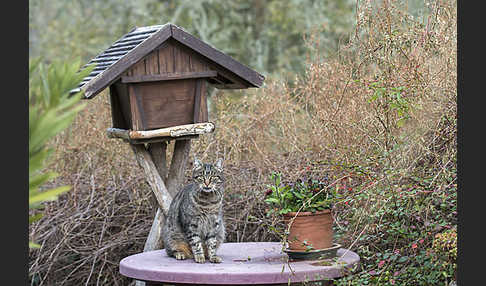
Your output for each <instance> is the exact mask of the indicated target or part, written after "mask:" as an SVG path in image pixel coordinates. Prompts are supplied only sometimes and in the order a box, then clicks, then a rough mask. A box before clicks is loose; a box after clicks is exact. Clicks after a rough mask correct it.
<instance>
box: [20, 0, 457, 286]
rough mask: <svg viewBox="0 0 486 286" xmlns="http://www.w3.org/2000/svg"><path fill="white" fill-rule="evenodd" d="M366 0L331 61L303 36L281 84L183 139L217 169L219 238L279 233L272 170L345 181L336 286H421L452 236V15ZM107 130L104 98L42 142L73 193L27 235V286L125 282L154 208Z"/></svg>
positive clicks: (232, 104)
mask: <svg viewBox="0 0 486 286" xmlns="http://www.w3.org/2000/svg"><path fill="white" fill-rule="evenodd" d="M372 2H373V1H360V2H359V5H358V6H357V8H358V9H357V10H358V11H357V15H356V31H355V33H354V35H353V37H352V38H351V42H350V43H348V44H347V45H345V46H343V47H341V48H340V49H339V51H338V53H337V54H336V56H334V57H328V58H324V57H321V56H320V55H319V50H320V47H319V43H318V42H316V41H314V40H313V38H310V39H306V40H307V41H308V42H309V45H311V46H312V47H313V53H312V54H311V55H309V59H312V60H309V62H308V63H307V69H306V74H305V76H304V77H302V78H297V79H296V81H295V83H293V84H292V85H291V86H290V84H287V83H283V82H278V81H272V80H267V83H266V86H265V87H264V88H261V89H259V90H254V91H248V92H246V93H242V94H239V95H238V96H237V97H236V99H235V97H234V96H233V97H229V96H226V94H225V92H218V93H216V94H215V95H214V96H213V97H212V99H211V100H212V102H211V106H212V109H211V113H210V121H212V122H214V123H215V124H216V131H215V132H214V133H212V134H209V135H204V136H201V137H200V138H199V139H198V140H195V141H193V145H192V149H191V158H192V157H193V156H194V155H197V156H198V157H200V158H202V159H203V160H207V161H214V160H215V159H216V158H218V157H223V158H224V159H225V174H226V176H227V177H226V178H227V184H226V196H225V220H226V225H227V232H228V236H227V241H277V240H278V239H279V238H278V235H276V234H275V233H274V232H272V231H271V230H270V229H271V227H274V226H278V225H279V224H280V222H279V220H278V218H276V217H267V216H266V215H265V205H264V204H263V194H264V191H265V190H266V184H268V183H269V179H268V176H269V174H270V172H271V171H280V172H282V173H283V177H284V178H286V179H288V180H292V179H295V178H297V177H299V176H302V175H305V174H308V173H309V172H312V173H314V174H317V175H320V174H329V175H330V176H331V178H342V177H344V179H343V180H341V181H340V182H339V184H337V187H338V188H339V190H340V191H341V192H343V194H344V195H347V199H346V200H344V201H343V202H341V203H338V204H337V205H336V206H335V219H336V226H335V227H336V233H337V239H338V240H339V242H340V243H342V244H343V245H344V246H345V247H347V248H351V249H353V250H354V251H357V252H358V254H360V256H361V257H362V261H363V268H362V269H357V270H356V271H357V274H355V275H353V276H350V277H349V278H348V279H347V280H346V279H344V280H342V281H340V282H339V283H341V285H361V284H362V283H364V281H368V283H372V284H376V285H393V284H395V283H397V285H399V284H400V283H398V282H399V281H402V285H405V284H407V283H408V284H407V285H411V284H410V283H412V284H413V285H427V284H422V283H425V282H423V281H422V280H423V279H425V278H417V277H418V276H426V275H421V273H420V272H417V273H418V274H417V273H415V272H413V271H419V270H417V266H416V265H417V264H418V263H422V262H423V261H426V260H427V259H428V258H427V257H430V256H431V255H432V254H434V253H436V252H433V248H432V247H431V246H432V245H433V244H434V235H436V234H437V235H439V234H441V233H442V232H443V231H444V230H447V231H451V229H452V231H453V230H454V225H455V218H456V215H457V213H454V212H455V195H456V189H455V187H456V182H455V174H456V171H455V158H456V143H455V141H456V134H455V129H456V98H457V92H456V26H455V23H456V8H455V5H456V4H455V1H434V2H431V4H430V5H429V6H428V9H429V12H430V13H429V14H428V16H427V17H425V18H424V19H423V20H420V19H416V18H413V17H411V16H410V15H409V14H407V13H406V12H404V9H402V8H401V7H398V3H396V2H395V1H383V3H381V4H380V5H377V6H376V5H372ZM110 121H111V119H110V107H109V99H108V96H107V95H106V94H101V95H99V96H97V97H96V98H95V99H93V100H91V101H89V102H88V106H87V108H85V109H84V110H83V111H82V112H80V114H79V116H78V118H77V119H76V121H75V123H74V124H73V126H71V127H70V129H69V130H67V131H65V132H64V133H63V134H61V135H60V136H58V137H57V138H56V140H55V141H54V142H52V144H53V146H56V148H57V151H56V154H55V156H56V158H57V160H56V164H54V165H53V166H52V168H54V169H56V170H57V171H58V172H60V173H61V174H62V175H61V176H60V178H59V179H58V180H57V181H56V182H53V183H52V184H55V185H57V184H69V185H71V186H73V189H72V190H71V191H69V192H68V194H66V195H63V196H62V197H61V198H60V199H59V201H55V202H51V203H49V204H46V207H45V209H44V211H45V213H46V215H45V217H44V218H43V219H42V220H40V221H39V222H37V223H35V224H34V225H32V226H31V227H30V234H31V239H33V240H34V241H36V242H37V243H39V244H40V245H41V248H40V249H37V250H31V252H30V261H29V275H30V277H31V281H32V285H127V284H128V283H129V282H130V280H129V279H126V278H123V277H122V276H121V275H120V274H119V273H118V263H119V261H120V260H121V259H122V258H123V257H125V256H128V255H131V254H134V253H137V252H140V251H142V250H143V244H144V241H145V238H146V236H147V235H148V232H149V230H150V226H151V221H152V219H153V215H154V209H153V207H152V202H151V200H152V198H151V194H150V188H149V186H148V184H147V183H146V182H145V180H144V177H143V174H142V170H141V168H140V167H139V166H138V165H137V163H136V161H135V160H134V155H133V154H132V152H131V150H130V148H129V146H128V145H127V144H126V143H123V142H122V141H119V140H114V139H108V138H107V137H106V136H105V130H106V128H108V127H110V125H111V122H110ZM171 147H172V146H169V153H170V149H171ZM169 155H170V154H169ZM188 169H190V164H189V168H188ZM189 172H190V170H188V171H187V175H189ZM426 236H427V237H426ZM435 243H436V244H437V242H435ZM434 245H435V244H434ZM421 251H423V253H422V252H421ZM431 253H432V254H431ZM378 254H379V255H378ZM426 254H427V255H428V256H427V255H426ZM393 255H395V258H394V259H392V258H391V257H394V256H393ZM421 255H422V256H423V257H422V256H421ZM385 256H386V258H384V257H385ZM432 256H433V255H432ZM401 257H408V260H404V259H402V258H401ZM414 259H415V260H414ZM420 259H422V260H423V261H422V260H420ZM441 259H442V260H441ZM398 261H400V262H398ZM427 261H428V260H427ZM439 261H440V262H441V263H443V264H447V265H445V266H444V267H455V263H454V261H452V260H451V259H450V258H448V259H443V258H440V259H439ZM434 265H435V264H434ZM431 267H432V266H431ZM434 267H435V266H434ZM437 267H439V268H440V267H442V266H437ZM439 268H437V269H439ZM431 269H432V268H431ZM440 269H441V271H442V270H443V269H442V268H440ZM447 269H449V268H447ZM432 270H434V271H435V270H436V268H433V269H432ZM432 270H430V271H429V272H431V273H435V272H433V271H432ZM447 271H449V270H447ZM397 273H398V274H397ZM447 273H449V272H447ZM419 274H420V275H419ZM422 274H423V273H422ZM429 276H430V275H429ZM452 278H453V277H452V276H451V275H449V276H447V277H446V278H443V279H449V280H450V279H452ZM400 279H401V280H400ZM420 279H422V280H420ZM427 279H429V280H428V281H435V280H433V279H439V280H437V281H443V280H440V278H436V277H435V276H434V277H432V276H431V277H429V278H427ZM403 283H405V284H403ZM437 285H439V284H437Z"/></svg>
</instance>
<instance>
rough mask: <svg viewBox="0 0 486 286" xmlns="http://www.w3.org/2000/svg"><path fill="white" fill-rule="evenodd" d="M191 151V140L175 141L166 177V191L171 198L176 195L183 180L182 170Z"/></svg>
mask: <svg viewBox="0 0 486 286" xmlns="http://www.w3.org/2000/svg"><path fill="white" fill-rule="evenodd" d="M189 151H191V140H177V141H175V145H174V154H173V155H172V162H171V163H170V170H169V175H168V177H167V189H168V190H169V193H170V194H171V195H172V196H175V194H177V191H178V188H179V187H180V185H181V184H182V181H183V179H184V170H185V169H186V165H187V160H188V159H189Z"/></svg>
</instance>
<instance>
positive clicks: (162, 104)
mask: <svg viewBox="0 0 486 286" xmlns="http://www.w3.org/2000/svg"><path fill="white" fill-rule="evenodd" d="M88 65H96V67H95V69H94V70H93V71H92V72H91V74H89V75H88V76H87V77H86V78H84V79H83V81H82V82H81V83H80V85H79V86H78V88H77V89H76V90H73V91H72V92H73V93H74V92H77V91H80V90H81V89H83V90H84V92H85V97H86V98H87V99H91V98H93V97H95V96H96V95H97V94H98V93H100V92H101V91H102V90H104V89H105V88H106V87H109V90H110V102H111V115H112V122H113V127H112V128H110V129H108V131H107V132H108V136H110V137H113V138H123V139H126V140H128V141H129V142H130V143H134V144H138V143H147V142H156V141H166V140H170V139H172V138H175V137H183V136H194V135H196V136H197V135H199V134H203V133H208V132H212V131H213V130H214V125H213V124H212V123H209V122H208V105H207V98H206V88H207V84H208V83H209V84H212V85H213V86H214V87H216V88H218V89H243V88H249V87H260V86H261V85H262V83H263V80H264V77H263V76H262V75H261V74H259V73H257V72H255V71H253V70H252V69H250V68H248V67H246V66H245V65H243V64H241V63H239V62H237V61H236V60H234V59H233V58H231V57H230V56H228V55H226V54H224V53H222V52H221V51H219V50H217V49H215V48H213V47H212V46H210V45H208V44H207V43H205V42H203V41H201V40H199V39H197V38H196V37H194V36H192V35H191V34H189V33H187V32H186V31H184V30H183V29H182V28H180V27H178V26H176V25H173V24H170V23H168V24H165V25H158V26H149V27H140V28H135V29H133V30H132V31H130V32H129V33H128V34H126V35H124V36H123V37H121V38H120V39H119V40H118V41H116V42H115V43H113V44H112V45H111V46H110V47H109V48H108V49H106V50H105V51H104V52H102V53H101V54H99V55H98V56H96V57H95V58H94V59H92V60H91V61H90V62H88V64H87V66H88Z"/></svg>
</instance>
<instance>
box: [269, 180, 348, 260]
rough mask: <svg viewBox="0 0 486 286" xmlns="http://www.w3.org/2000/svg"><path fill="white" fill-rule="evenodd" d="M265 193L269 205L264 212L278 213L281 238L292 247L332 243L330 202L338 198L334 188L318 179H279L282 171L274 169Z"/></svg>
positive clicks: (324, 246)
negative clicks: (282, 226)
mask: <svg viewBox="0 0 486 286" xmlns="http://www.w3.org/2000/svg"><path fill="white" fill-rule="evenodd" d="M270 179H271V182H272V183H271V184H270V185H269V186H268V187H269V188H268V189H267V191H266V193H265V202H266V203H267V204H268V205H269V206H270V209H269V210H268V211H267V214H269V215H270V214H278V215H282V216H283V219H284V222H285V224H286V225H287V229H286V232H285V234H286V235H285V237H284V238H283V240H284V242H285V243H286V244H288V246H287V249H288V250H292V251H313V250H321V249H328V248H331V247H333V236H334V232H333V228H332V225H333V217H332V212H331V210H332V206H333V203H334V202H336V200H337V199H338V196H339V195H338V193H337V192H336V189H335V188H331V187H330V186H329V184H328V179H327V177H324V178H322V179H315V178H312V177H310V178H302V179H297V180H296V181H292V182H287V183H284V182H282V174H281V173H277V172H274V173H272V174H271V176H270Z"/></svg>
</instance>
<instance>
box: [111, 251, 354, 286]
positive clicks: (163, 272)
mask: <svg viewBox="0 0 486 286" xmlns="http://www.w3.org/2000/svg"><path fill="white" fill-rule="evenodd" d="M281 250H282V249H281V244H280V243H278V242H243V243H223V244H222V245H221V247H220V248H219V250H218V255H219V256H221V257H222V258H223V262H222V263H220V264H214V263H210V262H206V263H204V264H198V263H196V262H194V260H192V259H188V260H176V259H175V258H172V257H168V256H167V254H166V252H165V250H163V249H162V250H155V251H148V252H142V253H138V254H134V255H131V256H128V257H125V258H123V259H122V260H121V261H120V273H121V274H122V275H124V276H127V277H131V278H134V279H136V280H142V281H146V282H147V285H162V284H173V285H266V284H287V283H288V282H289V279H290V282H291V283H301V282H310V281H326V280H332V279H333V278H339V277H342V276H343V275H344V274H345V272H346V271H345V270H344V268H346V269H348V271H349V270H350V269H352V268H353V267H354V266H356V265H358V264H359V256H358V255H357V254H356V253H354V252H352V251H350V250H347V249H344V248H341V249H339V250H338V251H337V257H338V260H337V263H332V264H331V265H329V266H322V265H319V263H318V261H315V260H314V261H313V260H304V261H301V260H296V261H290V262H288V263H287V262H286V258H287V255H286V254H283V253H282V251H281Z"/></svg>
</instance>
